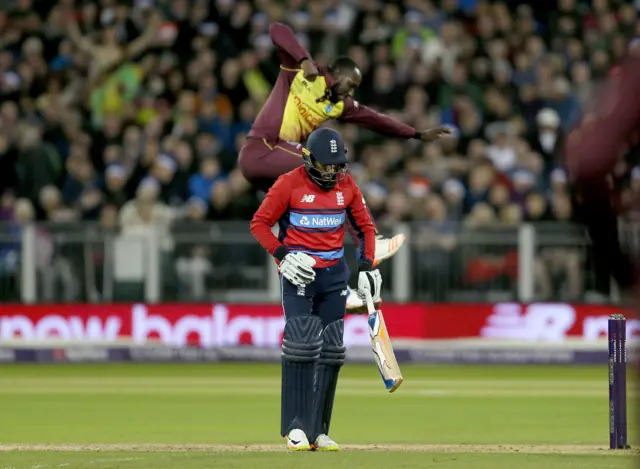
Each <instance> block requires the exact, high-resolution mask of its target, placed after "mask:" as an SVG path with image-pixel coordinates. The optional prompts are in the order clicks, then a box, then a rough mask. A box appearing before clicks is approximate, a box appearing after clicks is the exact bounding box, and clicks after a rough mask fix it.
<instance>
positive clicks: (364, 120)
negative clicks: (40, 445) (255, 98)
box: [249, 23, 416, 143]
mask: <svg viewBox="0 0 640 469" xmlns="http://www.w3.org/2000/svg"><path fill="white" fill-rule="evenodd" d="M269 35H270V36H271V40H272V41H273V43H274V44H275V46H276V48H277V51H278V57H279V60H280V73H279V74H278V79H277V80H276V83H275V85H274V87H273V89H272V90H271V94H270V95H269V98H268V99H267V101H266V103H265V104H264V106H263V107H262V109H261V110H260V113H259V114H258V117H257V118H256V120H255V122H254V124H253V126H252V127H251V130H250V131H249V137H253V138H260V139H265V140H267V141H268V142H277V141H278V140H281V141H285V142H295V143H303V142H304V141H305V140H306V138H307V136H308V135H309V134H310V133H311V132H313V131H314V130H315V129H316V128H317V127H319V126H320V125H321V124H323V123H324V122H325V121H327V120H329V119H338V120H340V121H343V122H349V123H353V124H356V125H358V126H360V127H364V128H367V129H370V130H373V131H375V132H378V133H380V134H383V135H387V136H391V137H401V138H412V137H413V136H414V135H415V134H416V130H415V129H414V128H413V127H411V126H408V125H406V124H403V123H402V122H399V121H397V120H395V119H393V118H391V117H389V116H385V115H384V114H381V113H379V112H376V111H374V110H373V109H371V108H368V107H366V106H363V105H362V104H360V103H358V102H357V101H355V100H353V99H352V98H347V99H345V100H343V101H340V102H337V103H334V102H331V101H329V100H328V99H321V100H320V101H318V99H319V98H323V97H325V96H326V93H325V92H326V90H327V88H330V87H331V86H332V85H333V84H334V82H335V81H334V78H333V77H332V76H331V74H330V73H329V72H328V71H327V70H326V69H320V70H319V72H320V74H319V76H318V77H317V78H316V79H315V80H314V81H309V80H307V79H305V77H304V72H303V71H302V70H301V69H300V62H301V61H302V60H303V59H305V58H306V59H311V55H310V54H309V52H308V51H307V50H305V48H304V47H302V45H301V44H300V43H299V42H298V41H297V39H296V37H295V35H294V34H293V31H292V30H291V29H290V28H289V27H288V26H286V25H284V24H282V23H274V24H272V25H271V26H270V27H269Z"/></svg>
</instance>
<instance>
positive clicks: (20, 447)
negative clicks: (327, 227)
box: [0, 443, 640, 455]
mask: <svg viewBox="0 0 640 469" xmlns="http://www.w3.org/2000/svg"><path fill="white" fill-rule="evenodd" d="M341 449H342V450H343V451H399V452H427V453H494V454H498V453H509V454H517V453H521V454H611V455H638V454H640V450H638V449H631V450H627V451H611V450H609V449H608V448H607V447H606V446H599V445H473V444H468V445H429V444H425V445H419V444H412V445H408V444H405V445H403V444H394V445H343V446H341ZM0 451H54V452H65V451H67V452H78V451H80V452H109V451H118V452H119V451H129V452H194V451H198V452H239V453H242V452H263V453H264V452H285V451H286V448H285V447H284V445H282V444H278V445H275V444H247V445H239V444H235V445H225V444H119V443H116V444H51V445H47V444H3V445H0Z"/></svg>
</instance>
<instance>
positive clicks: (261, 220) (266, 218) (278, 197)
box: [249, 175, 292, 256]
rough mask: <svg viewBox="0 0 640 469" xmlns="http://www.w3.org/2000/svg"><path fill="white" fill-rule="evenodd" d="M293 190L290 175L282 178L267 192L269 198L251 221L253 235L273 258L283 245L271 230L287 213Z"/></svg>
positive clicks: (263, 202)
mask: <svg viewBox="0 0 640 469" xmlns="http://www.w3.org/2000/svg"><path fill="white" fill-rule="evenodd" d="M291 189H292V187H291V178H290V177H289V176H288V175H284V176H280V177H279V178H278V180H277V181H276V183H275V184H274V185H273V186H272V187H271V189H269V192H267V197H266V198H265V199H264V200H263V201H262V204H260V208H259V209H258V211H257V212H256V213H255V214H254V215H253V220H251V226H250V228H249V229H250V230H251V234H252V235H253V236H254V237H255V238H256V239H257V240H258V242H259V243H260V245H261V246H262V247H263V248H265V249H266V250H267V251H268V252H269V254H271V255H272V256H275V252H276V249H278V248H279V247H281V246H283V245H282V243H281V242H280V241H279V240H278V238H277V237H276V236H275V235H274V234H273V232H272V231H271V228H272V227H273V226H274V225H275V224H276V223H278V220H280V218H281V217H282V215H283V214H284V213H285V212H286V211H287V208H288V207H289V199H290V197H291Z"/></svg>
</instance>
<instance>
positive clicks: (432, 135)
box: [420, 125, 453, 142]
mask: <svg viewBox="0 0 640 469" xmlns="http://www.w3.org/2000/svg"><path fill="white" fill-rule="evenodd" d="M448 135H453V129H452V128H450V127H447V126H444V125H441V126H438V127H434V128H433V129H427V130H423V131H422V132H420V140H422V141H423V142H433V141H434V140H438V139H439V138H442V137H446V136H448Z"/></svg>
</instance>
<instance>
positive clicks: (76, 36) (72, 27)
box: [67, 15, 96, 54]
mask: <svg viewBox="0 0 640 469" xmlns="http://www.w3.org/2000/svg"><path fill="white" fill-rule="evenodd" d="M67 35H68V36H69V39H71V42H73V44H74V45H75V46H76V47H77V48H78V49H79V50H80V51H82V52H84V53H87V54H93V53H94V52H95V51H96V45H95V44H94V43H93V42H92V41H91V40H90V39H87V38H86V37H84V36H83V35H82V33H81V32H80V27H79V26H78V22H77V21H76V20H75V18H72V15H68V17H67Z"/></svg>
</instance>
